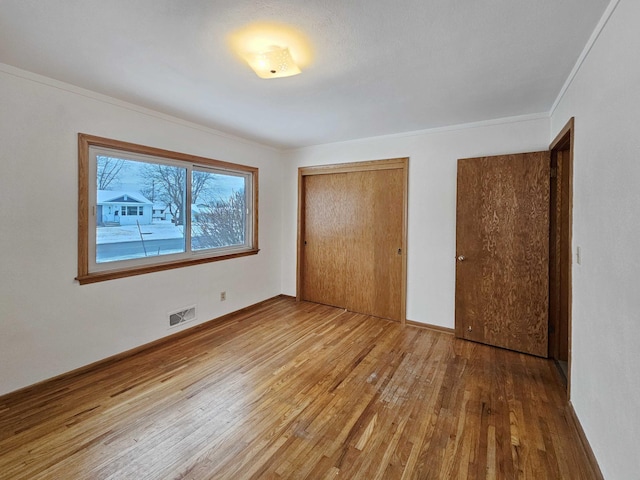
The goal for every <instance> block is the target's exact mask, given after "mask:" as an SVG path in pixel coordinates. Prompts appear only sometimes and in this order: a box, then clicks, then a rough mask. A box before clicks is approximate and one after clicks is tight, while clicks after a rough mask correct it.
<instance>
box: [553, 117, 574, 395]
mask: <svg viewBox="0 0 640 480" xmlns="http://www.w3.org/2000/svg"><path fill="white" fill-rule="evenodd" d="M574 127H575V118H574V117H571V118H570V119H569V121H568V122H567V123H566V125H565V126H564V127H563V128H562V130H561V131H560V133H558V135H556V137H555V139H554V140H553V142H551V145H550V146H549V151H550V152H551V161H552V164H553V162H554V159H555V158H557V155H558V152H561V151H566V152H568V156H567V158H566V160H565V161H566V165H565V164H563V168H562V169H561V171H560V176H562V178H560V176H559V177H558V178H557V181H558V182H560V181H562V180H565V181H566V185H568V188H567V197H566V198H567V208H568V214H567V218H566V219H565V222H563V223H562V225H561V228H562V229H566V232H567V237H568V238H567V245H568V251H562V252H561V256H560V261H561V262H563V263H564V266H565V268H566V272H567V275H566V278H565V279H564V280H565V285H564V287H565V289H564V291H565V292H566V298H564V301H566V302H567V336H568V338H567V344H568V348H567V357H568V358H567V375H566V377H567V378H566V379H567V400H570V399H571V357H572V355H571V338H572V334H571V332H572V328H571V324H572V298H573V293H572V290H573V271H572V269H573V148H574V144H575V142H574V136H575V128H574ZM563 183H564V182H563ZM550 207H551V208H550V210H551V211H552V212H553V211H554V210H555V209H556V206H555V205H550ZM549 238H550V240H551V238H552V236H551V232H549ZM549 267H550V272H551V265H549ZM561 280H562V279H557V281H555V282H554V284H555V286H556V288H557V289H558V290H560V292H561V291H562V289H561V288H562V287H561V284H560V281H561ZM549 286H550V287H551V282H549ZM560 292H556V293H557V294H558V298H559V296H560V295H559V293H560ZM553 293H554V292H551V291H550V292H549V298H551V295H552V294H553ZM551 313H552V312H551V311H550V312H549V327H551V326H552V322H555V323H557V321H556V320H554V319H553V318H552V315H551ZM553 327H554V328H555V329H556V331H558V326H557V325H556V324H554V325H553ZM551 350H552V345H551V337H549V357H550V358H552V359H553V360H554V361H556V360H557V359H556V358H555V357H554V356H552V351H551ZM554 355H555V352H554Z"/></svg>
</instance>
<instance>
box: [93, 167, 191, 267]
mask: <svg viewBox="0 0 640 480" xmlns="http://www.w3.org/2000/svg"><path fill="white" fill-rule="evenodd" d="M96 160H97V185H96V186H97V202H96V203H97V208H96V263H105V262H113V261H118V260H129V259H134V258H144V257H152V256H158V255H167V254H172V253H181V252H184V251H185V235H184V231H183V229H184V199H185V191H186V188H185V186H186V183H185V182H186V176H187V169H186V168H181V167H175V166H169V165H162V164H158V163H147V162H140V161H136V160H127V159H122V158H115V157H108V156H103V155H97V157H96ZM154 212H161V213H160V214H158V215H156V214H154Z"/></svg>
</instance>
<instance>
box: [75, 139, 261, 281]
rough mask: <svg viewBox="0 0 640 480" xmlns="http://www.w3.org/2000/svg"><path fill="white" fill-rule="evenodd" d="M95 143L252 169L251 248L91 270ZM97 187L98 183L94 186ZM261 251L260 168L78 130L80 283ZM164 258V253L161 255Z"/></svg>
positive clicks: (203, 163) (244, 170)
mask: <svg viewBox="0 0 640 480" xmlns="http://www.w3.org/2000/svg"><path fill="white" fill-rule="evenodd" d="M91 147H101V148H108V149H111V150H120V151H122V152H125V153H132V154H138V155H148V156H153V157H159V158H164V159H169V160H173V161H178V162H185V163H187V164H191V165H195V166H203V167H209V168H216V169H222V170H228V171H230V172H237V173H245V174H247V173H249V174H250V175H251V188H252V192H251V206H250V211H251V220H250V221H251V223H250V225H251V232H250V240H251V241H250V242H249V246H248V248H246V249H244V250H242V251H237V252H233V253H222V254H220V252H218V253H216V252H215V251H211V252H209V253H207V254H203V253H202V252H201V251H199V252H198V254H197V255H194V256H193V257H192V258H187V259H185V258H181V259H174V260H164V261H162V260H161V261H158V262H155V263H149V264H145V265H137V266H131V267H124V268H119V267H117V266H115V267H114V268H113V269H109V270H104V271H96V272H91V271H90V261H89V252H90V248H89V238H90V235H89V229H90V228H91V225H92V222H91V218H90V217H91V214H92V212H91V210H92V208H93V205H91V204H90V203H91V202H90V201H89V198H90V195H89V193H90V188H91V187H90V186H91V185H95V178H93V179H92V178H90V172H91V168H90V161H91V158H90V154H89V149H90V148H91ZM94 188H95V187H94ZM259 251H260V249H259V248H258V168H256V167H250V166H246V165H239V164H235V163H230V162H224V161H221V160H214V159H211V158H205V157H199V156H195V155H189V154H186V153H179V152H173V151H170V150H163V149H160V148H154V147H148V146H144V145H138V144H134V143H129V142H123V141H120V140H113V139H109V138H104V137H97V136H94V135H88V134H85V133H79V134H78V276H77V277H76V280H78V282H79V283H80V285H85V284H89V283H95V282H102V281H106V280H113V279H116V278H124V277H130V276H134V275H142V274H145V273H152V272H160V271H163V270H170V269H174V268H182V267H188V266H191V265H199V264H203V263H210V262H218V261H221V260H228V259H231V258H238V257H244V256H248V255H255V254H257V253H258V252H259ZM159 258H162V257H159Z"/></svg>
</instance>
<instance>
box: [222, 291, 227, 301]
mask: <svg viewBox="0 0 640 480" xmlns="http://www.w3.org/2000/svg"><path fill="white" fill-rule="evenodd" d="M226 299H227V292H220V301H221V302H224V301H225V300H226Z"/></svg>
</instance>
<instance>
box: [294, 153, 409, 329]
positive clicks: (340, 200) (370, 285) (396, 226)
mask: <svg viewBox="0 0 640 480" xmlns="http://www.w3.org/2000/svg"><path fill="white" fill-rule="evenodd" d="M406 165H407V164H406V159H398V160H392V161H380V162H364V168H363V167H362V166H361V165H358V164H347V166H336V167H337V168H338V169H339V170H340V169H344V170H346V171H339V172H337V173H333V172H332V171H331V170H330V169H327V167H322V168H321V169H320V171H319V172H316V171H315V170H314V171H313V174H306V175H304V174H301V176H300V183H301V187H302V188H301V195H300V206H301V211H300V216H299V219H300V224H301V226H300V231H299V233H300V239H299V254H298V255H299V258H298V265H299V272H298V287H299V288H298V292H299V298H300V299H302V300H307V301H312V302H316V303H323V304H326V305H333V306H337V307H341V308H345V309H347V310H350V311H354V312H358V313H364V314H368V315H373V316H377V317H382V318H389V319H393V320H400V321H402V320H403V316H404V305H405V303H404V297H405V290H406V286H405V280H404V277H405V271H406V263H405V262H406V260H405V258H406V257H405V252H404V243H405V231H406V215H405V210H406ZM307 170H308V169H307Z"/></svg>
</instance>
